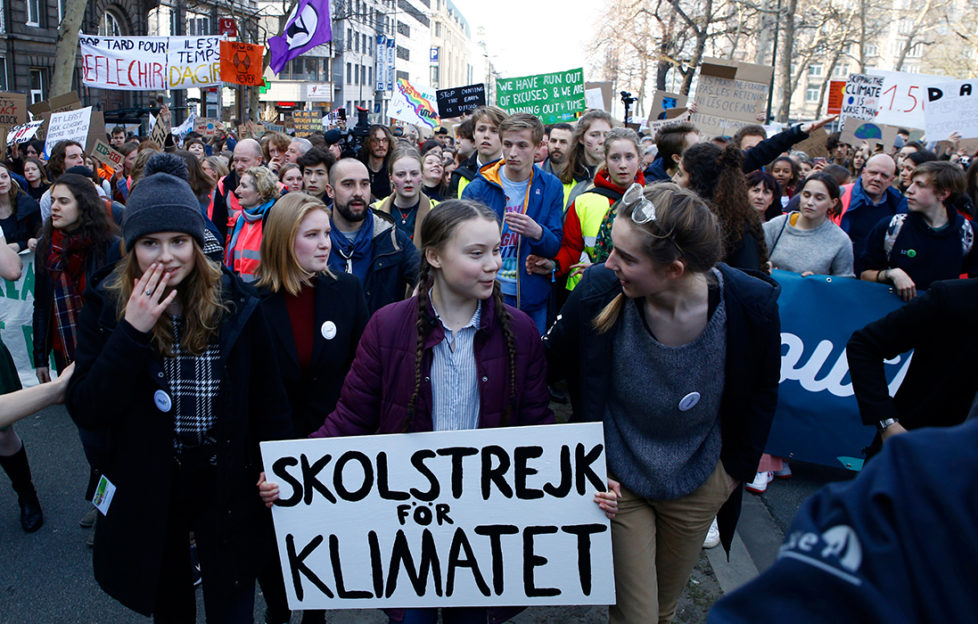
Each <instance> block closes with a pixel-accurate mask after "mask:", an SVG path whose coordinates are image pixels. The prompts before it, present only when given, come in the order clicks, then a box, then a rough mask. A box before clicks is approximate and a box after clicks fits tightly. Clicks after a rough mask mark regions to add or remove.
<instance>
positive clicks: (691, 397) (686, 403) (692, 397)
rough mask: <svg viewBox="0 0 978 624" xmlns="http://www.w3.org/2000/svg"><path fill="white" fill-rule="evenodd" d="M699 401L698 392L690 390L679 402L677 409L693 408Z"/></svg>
mask: <svg viewBox="0 0 978 624" xmlns="http://www.w3.org/2000/svg"><path fill="white" fill-rule="evenodd" d="M699 402H700V393H699V392H690V393H689V394H687V395H686V396H684V397H683V399H682V400H681V401H680V402H679V411H680V412H688V411H689V410H691V409H693V407H694V406H695V405H696V404H697V403H699Z"/></svg>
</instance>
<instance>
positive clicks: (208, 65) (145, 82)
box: [78, 35, 223, 91]
mask: <svg viewBox="0 0 978 624" xmlns="http://www.w3.org/2000/svg"><path fill="white" fill-rule="evenodd" d="M221 39H223V37H97V36H93V35H81V36H80V37H79V38H78V40H79V45H80V46H81V57H82V82H83V83H84V84H85V85H86V86H89V87H95V88H98V89H114V90H119V89H122V90H128V91H162V90H165V89H190V88H196V87H214V86H217V85H218V84H220V82H221V43H220V42H221Z"/></svg>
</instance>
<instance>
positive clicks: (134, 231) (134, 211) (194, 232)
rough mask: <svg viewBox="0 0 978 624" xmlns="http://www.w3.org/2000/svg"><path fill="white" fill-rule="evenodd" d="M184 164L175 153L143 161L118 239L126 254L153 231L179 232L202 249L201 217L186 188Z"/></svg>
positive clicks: (189, 190)
mask: <svg viewBox="0 0 978 624" xmlns="http://www.w3.org/2000/svg"><path fill="white" fill-rule="evenodd" d="M189 177H190V176H189V174H188V173H187V163H185V162H184V161H183V159H182V158H180V157H179V156H177V155H175V154H166V153H162V152H161V153H159V154H156V155H155V156H153V157H151V158H150V159H149V160H148V161H146V166H145V167H144V168H143V177H142V178H140V179H139V181H138V183H137V184H136V185H135V186H134V187H133V189H132V192H131V193H130V194H129V201H127V202H126V214H125V218H124V219H123V221H122V237H123V238H124V239H125V242H126V251H129V250H131V249H132V246H133V245H134V244H135V243H136V240H137V239H139V238H140V237H142V236H147V235H149V234H155V233H156V232H183V233H184V234H189V235H190V236H192V237H193V238H194V240H196V241H197V244H199V245H200V246H201V248H203V246H204V216H203V215H202V214H201V212H200V202H199V201H197V197H196V196H195V195H194V192H193V190H192V189H191V188H190V183H189V182H188V181H187V180H188V179H189Z"/></svg>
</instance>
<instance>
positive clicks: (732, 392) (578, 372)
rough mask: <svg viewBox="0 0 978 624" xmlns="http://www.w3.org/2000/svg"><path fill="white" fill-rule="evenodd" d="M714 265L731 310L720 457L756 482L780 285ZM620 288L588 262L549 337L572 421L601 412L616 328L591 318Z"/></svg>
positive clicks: (769, 405)
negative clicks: (600, 329) (603, 328)
mask: <svg viewBox="0 0 978 624" xmlns="http://www.w3.org/2000/svg"><path fill="white" fill-rule="evenodd" d="M717 268H718V269H719V270H720V272H721V273H722V275H723V298H724V305H725V307H726V311H727V359H726V362H725V363H724V385H723V399H722V403H721V405H720V422H721V425H720V431H721V436H722V447H721V450H720V459H721V460H722V461H723V467H724V469H725V470H726V471H727V474H729V475H730V476H732V477H733V478H734V479H737V480H738V481H740V482H741V483H742V484H743V483H750V482H751V481H753V480H754V476H755V475H756V474H757V464H758V462H760V459H761V454H762V453H763V452H764V445H765V444H766V443H767V436H768V433H769V432H770V429H771V421H772V420H773V419H774V410H775V408H776V407H777V404H778V382H779V381H780V379H781V321H780V318H779V317H778V293H779V291H780V287H779V286H778V285H777V284H776V283H775V282H773V281H772V280H770V278H767V277H766V276H761V274H759V273H758V274H754V275H756V276H758V277H763V279H758V277H752V276H751V275H748V274H747V273H745V272H743V271H740V270H737V269H732V268H730V267H729V266H727V265H725V264H719V265H717ZM621 292H622V290H621V284H620V282H619V281H618V278H617V277H615V274H614V273H613V272H612V271H610V270H608V269H606V268H605V267H604V265H603V264H599V265H595V266H593V267H591V268H589V269H588V270H587V271H585V273H584V278H583V279H582V280H581V283H580V284H578V285H577V287H576V288H575V289H574V290H573V291H572V292H571V295H570V297H569V298H568V299H567V303H565V304H564V307H563V308H562V309H561V311H560V314H559V315H558V316H557V321H556V322H555V323H554V324H553V326H552V327H551V328H550V330H549V331H548V332H547V335H546V336H545V337H544V343H545V345H546V346H547V351H548V353H547V359H548V362H549V366H550V370H551V373H552V375H553V376H554V377H555V378H564V379H566V380H567V386H568V389H569V391H570V396H571V403H572V405H573V408H574V412H573V416H572V420H576V421H596V420H600V419H601V415H602V413H603V406H604V405H605V403H606V400H607V394H608V392H609V390H610V388H611V383H612V382H611V379H610V376H611V370H610V368H609V362H611V360H612V354H611V350H612V348H613V347H614V336H615V331H614V330H613V329H612V330H611V331H608V332H605V333H604V334H598V333H597V332H596V331H595V330H594V328H593V326H592V324H591V322H592V320H593V319H594V318H595V317H596V316H598V314H599V313H600V312H601V310H602V309H604V307H605V305H607V304H608V303H609V302H610V301H611V300H612V299H614V298H615V297H616V296H617V295H618V294H619V293H621ZM742 496H743V488H738V489H737V490H736V491H734V493H733V494H731V495H730V498H729V499H728V500H727V502H726V503H725V504H724V506H723V508H721V510H720V513H719V514H718V519H719V524H720V538H721V540H722V541H723V544H724V547H725V548H727V550H728V551H729V549H730V543H731V541H732V540H733V532H734V529H735V528H736V525H737V518H738V517H739V515H740V503H741V499H742Z"/></svg>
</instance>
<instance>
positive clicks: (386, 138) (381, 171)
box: [360, 125, 394, 200]
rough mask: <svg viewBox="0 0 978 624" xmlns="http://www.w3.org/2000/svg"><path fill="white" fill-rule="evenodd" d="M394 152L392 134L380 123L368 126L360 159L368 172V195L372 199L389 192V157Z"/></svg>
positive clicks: (386, 194) (382, 196)
mask: <svg viewBox="0 0 978 624" xmlns="http://www.w3.org/2000/svg"><path fill="white" fill-rule="evenodd" d="M393 152H394V134H393V133H392V132H391V131H390V128H388V127H387V126H382V125H373V126H370V134H369V135H368V138H367V140H366V141H365V142H364V144H363V148H362V149H361V150H360V161H361V162H362V163H363V164H364V165H366V166H367V171H368V172H369V173H370V195H371V197H373V198H374V200H378V199H383V198H385V197H387V196H388V195H390V194H391V181H390V178H389V177H388V173H387V172H388V171H389V170H390V157H391V154H392V153H393Z"/></svg>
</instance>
